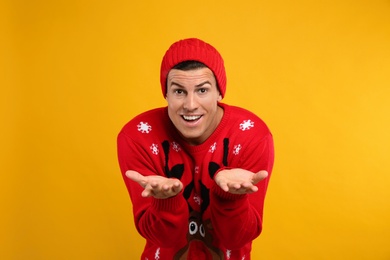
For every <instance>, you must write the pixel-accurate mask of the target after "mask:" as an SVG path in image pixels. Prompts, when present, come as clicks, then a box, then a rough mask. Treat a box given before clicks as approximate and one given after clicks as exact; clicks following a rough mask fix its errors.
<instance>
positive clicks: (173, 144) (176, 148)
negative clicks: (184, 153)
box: [172, 142, 181, 152]
mask: <svg viewBox="0 0 390 260" xmlns="http://www.w3.org/2000/svg"><path fill="white" fill-rule="evenodd" d="M172 149H173V150H175V151H176V152H179V151H180V150H181V148H180V145H179V144H178V143H176V142H172Z"/></svg>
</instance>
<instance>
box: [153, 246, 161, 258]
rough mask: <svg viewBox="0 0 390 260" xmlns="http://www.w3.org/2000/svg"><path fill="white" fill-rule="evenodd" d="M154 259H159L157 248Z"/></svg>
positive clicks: (158, 249)
mask: <svg viewBox="0 0 390 260" xmlns="http://www.w3.org/2000/svg"><path fill="white" fill-rule="evenodd" d="M154 259H155V260H158V259H160V248H157V250H156V253H155V254H154Z"/></svg>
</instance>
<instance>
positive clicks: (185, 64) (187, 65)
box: [172, 60, 207, 71]
mask: <svg viewBox="0 0 390 260" xmlns="http://www.w3.org/2000/svg"><path fill="white" fill-rule="evenodd" d="M201 68H207V66H206V65H205V64H204V63H202V62H200V61H196V60H186V61H182V62H180V63H178V64H176V65H175V66H173V68H172V69H176V70H184V71H186V70H195V69H201Z"/></svg>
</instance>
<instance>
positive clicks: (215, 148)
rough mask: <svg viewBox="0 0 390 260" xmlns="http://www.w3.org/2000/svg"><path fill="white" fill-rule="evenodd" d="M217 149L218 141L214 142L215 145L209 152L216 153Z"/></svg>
mask: <svg viewBox="0 0 390 260" xmlns="http://www.w3.org/2000/svg"><path fill="white" fill-rule="evenodd" d="M215 150H217V143H213V145H212V146H210V149H209V153H214V152H215Z"/></svg>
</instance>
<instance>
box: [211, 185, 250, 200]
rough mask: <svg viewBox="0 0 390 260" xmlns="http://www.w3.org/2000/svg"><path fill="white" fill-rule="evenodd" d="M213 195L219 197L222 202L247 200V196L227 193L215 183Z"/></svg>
mask: <svg viewBox="0 0 390 260" xmlns="http://www.w3.org/2000/svg"><path fill="white" fill-rule="evenodd" d="M211 191H212V193H213V194H214V195H215V197H217V198H218V199H219V200H220V201H237V200H244V199H246V198H247V196H248V195H247V194H233V193H230V192H226V191H224V190H223V189H221V187H219V186H218V184H216V183H214V185H213V187H212V188H211Z"/></svg>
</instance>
